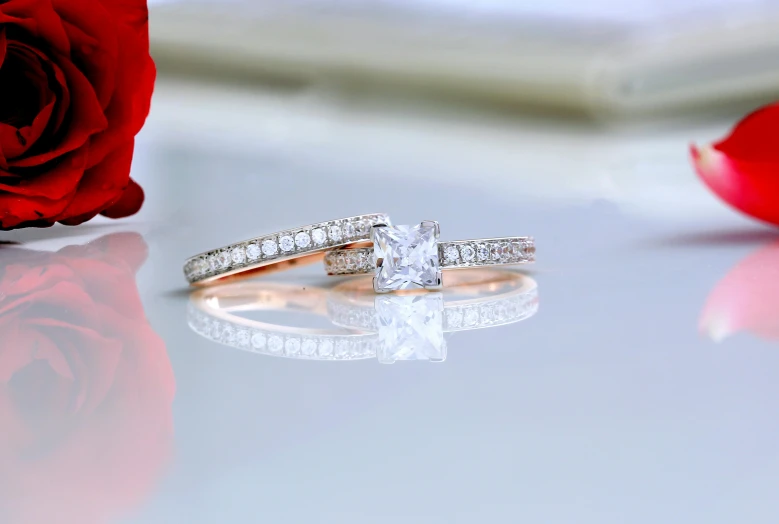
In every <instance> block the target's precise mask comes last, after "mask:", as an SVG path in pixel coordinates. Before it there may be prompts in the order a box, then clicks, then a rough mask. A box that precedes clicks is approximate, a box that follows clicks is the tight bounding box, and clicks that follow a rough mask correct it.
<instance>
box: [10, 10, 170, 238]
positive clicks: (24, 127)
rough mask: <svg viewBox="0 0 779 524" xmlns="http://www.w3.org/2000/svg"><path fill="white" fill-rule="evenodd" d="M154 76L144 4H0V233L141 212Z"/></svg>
mask: <svg viewBox="0 0 779 524" xmlns="http://www.w3.org/2000/svg"><path fill="white" fill-rule="evenodd" d="M155 75H156V71H155V67H154V62H153V61H152V59H151V57H150V56H149V33H148V11H147V8H146V0H8V1H6V2H0V85H2V86H3V87H2V90H1V91H0V93H2V96H0V229H12V228H17V227H26V226H39V227H40V226H50V225H52V224H53V223H55V222H61V223H63V224H68V225H75V224H80V223H82V222H84V221H86V220H89V219H91V218H93V217H94V216H95V215H97V214H98V213H102V214H104V215H106V216H109V217H112V218H119V217H123V216H128V215H131V214H133V213H135V212H137V211H138V209H140V207H141V204H142V203H143V191H142V190H141V188H140V186H138V185H137V184H136V183H135V182H133V181H132V180H131V179H130V164H131V162H132V156H133V146H134V143H135V135H136V134H137V133H138V131H140V129H141V127H142V126H143V123H144V121H145V119H146V116H147V114H148V112H149V104H150V101H151V94H152V90H153V87H154V78H155Z"/></svg>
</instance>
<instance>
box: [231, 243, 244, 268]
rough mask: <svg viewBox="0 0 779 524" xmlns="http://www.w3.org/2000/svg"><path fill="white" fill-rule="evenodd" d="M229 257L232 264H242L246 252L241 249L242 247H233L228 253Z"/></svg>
mask: <svg viewBox="0 0 779 524" xmlns="http://www.w3.org/2000/svg"><path fill="white" fill-rule="evenodd" d="M230 257H231V258H232V259H233V263H235V264H243V263H244V261H245V260H246V250H245V249H244V248H243V246H238V247H235V248H233V250H232V252H231V253H230Z"/></svg>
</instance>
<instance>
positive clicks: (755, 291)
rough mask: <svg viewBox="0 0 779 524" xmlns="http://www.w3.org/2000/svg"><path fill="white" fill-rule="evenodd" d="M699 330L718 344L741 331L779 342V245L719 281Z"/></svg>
mask: <svg viewBox="0 0 779 524" xmlns="http://www.w3.org/2000/svg"><path fill="white" fill-rule="evenodd" d="M700 329H701V331H702V332H703V333H704V334H706V335H708V336H709V337H710V338H711V339H713V340H715V341H717V342H719V341H721V340H724V339H725V338H727V337H729V336H730V335H733V334H734V333H736V332H739V331H750V332H752V333H754V334H755V335H757V336H759V337H761V338H764V339H766V340H777V341H779V242H775V243H773V244H769V245H768V246H766V247H764V248H762V249H759V250H758V251H757V252H755V253H753V254H752V255H750V256H748V257H747V258H746V259H744V260H742V261H741V262H739V263H738V264H737V265H736V267H734V268H733V269H732V270H731V271H730V272H729V273H728V274H727V275H726V276H725V277H724V278H723V279H722V280H720V281H719V283H718V284H717V286H716V287H715V288H714V290H713V291H712V292H711V294H710V295H709V298H708V299H707V300H706V305H705V307H704V308H703V313H702V314H701V320H700Z"/></svg>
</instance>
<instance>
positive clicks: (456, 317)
mask: <svg viewBox="0 0 779 524" xmlns="http://www.w3.org/2000/svg"><path fill="white" fill-rule="evenodd" d="M446 322H447V324H448V325H449V327H451V328H458V327H460V326H462V325H463V311H462V309H452V310H450V311H447V312H446Z"/></svg>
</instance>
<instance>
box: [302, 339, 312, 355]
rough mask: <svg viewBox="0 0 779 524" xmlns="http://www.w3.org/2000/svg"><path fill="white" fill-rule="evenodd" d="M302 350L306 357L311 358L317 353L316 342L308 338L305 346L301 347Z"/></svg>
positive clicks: (304, 342)
mask: <svg viewBox="0 0 779 524" xmlns="http://www.w3.org/2000/svg"><path fill="white" fill-rule="evenodd" d="M300 350H301V352H302V353H303V354H304V355H308V356H311V355H313V354H314V353H316V341H314V340H312V339H310V338H307V339H306V340H304V341H303V344H302V345H301V346H300Z"/></svg>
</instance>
